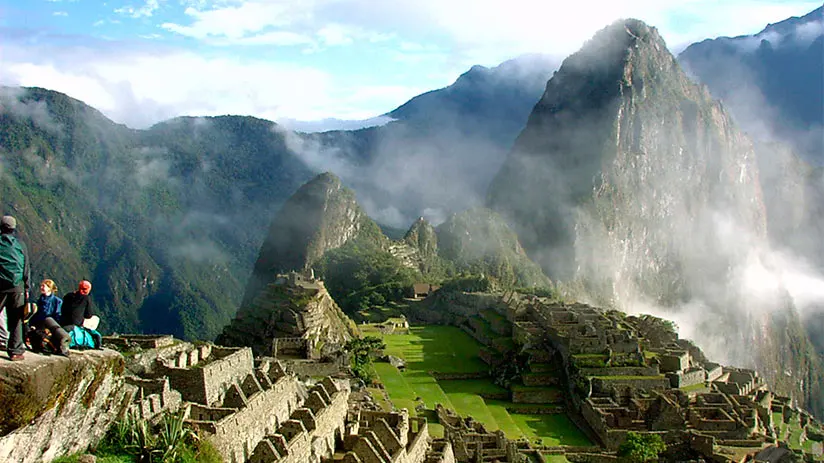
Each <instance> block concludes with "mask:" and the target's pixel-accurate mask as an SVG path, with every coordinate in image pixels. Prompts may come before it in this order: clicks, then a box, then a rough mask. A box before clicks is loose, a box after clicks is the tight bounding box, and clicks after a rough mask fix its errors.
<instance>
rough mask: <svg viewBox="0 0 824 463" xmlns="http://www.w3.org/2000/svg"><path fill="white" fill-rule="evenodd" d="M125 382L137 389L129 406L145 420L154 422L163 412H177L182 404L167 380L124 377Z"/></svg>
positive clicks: (178, 395)
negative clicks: (133, 400)
mask: <svg viewBox="0 0 824 463" xmlns="http://www.w3.org/2000/svg"><path fill="white" fill-rule="evenodd" d="M126 382H127V383H128V384H131V385H133V386H135V387H136V388H137V393H136V395H135V402H134V403H133V404H132V405H131V406H130V408H131V409H133V410H134V411H135V412H136V413H137V415H138V416H139V417H141V418H143V419H145V420H150V421H151V420H155V419H157V418H158V417H160V416H161V413H163V412H164V411H169V412H172V413H174V412H177V410H178V409H179V408H180V405H181V403H182V398H181V395H180V392H178V391H176V390H174V389H172V388H171V387H170V386H169V379H168V378H158V379H143V378H138V377H134V376H129V377H126Z"/></svg>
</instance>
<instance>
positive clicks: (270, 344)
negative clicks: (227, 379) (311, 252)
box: [217, 269, 357, 360]
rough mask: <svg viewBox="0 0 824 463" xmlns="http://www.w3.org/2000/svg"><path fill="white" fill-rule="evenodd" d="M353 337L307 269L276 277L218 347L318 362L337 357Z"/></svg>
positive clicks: (347, 323) (354, 330) (351, 326)
mask: <svg viewBox="0 0 824 463" xmlns="http://www.w3.org/2000/svg"><path fill="white" fill-rule="evenodd" d="M356 334H357V327H356V326H355V325H354V323H352V322H351V320H349V318H348V317H347V316H346V315H345V314H344V313H343V311H342V310H341V309H340V307H338V305H337V304H336V303H335V301H334V300H333V299H332V297H331V296H330V295H329V293H328V292H327V291H326V287H325V286H324V284H323V281H321V280H319V279H317V278H315V277H314V273H313V272H312V271H311V269H309V270H307V271H306V272H304V273H298V272H289V273H286V274H280V275H277V277H276V278H275V279H274V281H273V282H272V283H270V284H269V285H267V286H266V287H265V288H264V289H263V290H261V292H260V294H259V295H258V296H257V297H256V298H255V299H254V301H253V302H252V304H251V305H250V306H249V307H244V308H242V309H241V311H239V312H238V314H237V316H236V317H235V319H234V320H232V322H231V323H230V324H229V325H227V326H226V327H225V328H224V330H223V333H222V334H221V335H220V336H218V338H217V342H218V343H223V344H228V345H237V346H251V347H252V350H253V351H254V353H255V355H259V356H264V355H265V356H270V355H273V356H276V357H278V358H284V359H285V358H291V359H313V360H318V359H321V358H323V357H326V356H328V355H331V354H334V353H335V352H338V351H339V350H340V348H341V347H342V346H343V345H344V344H345V343H346V342H347V341H349V340H350V339H352V337H353V336H354V335H356Z"/></svg>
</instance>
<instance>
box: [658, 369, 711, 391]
mask: <svg viewBox="0 0 824 463" xmlns="http://www.w3.org/2000/svg"><path fill="white" fill-rule="evenodd" d="M667 376H668V377H669V379H670V385H671V386H672V387H674V388H681V387H689V386H694V385H696V384H702V383H703V382H704V381H705V380H706V379H707V372H706V371H704V369H703V368H696V369H692V370H687V371H683V372H682V371H679V372H677V373H670V374H668V375H667Z"/></svg>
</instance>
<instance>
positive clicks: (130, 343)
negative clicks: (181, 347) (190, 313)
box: [103, 334, 175, 349]
mask: <svg viewBox="0 0 824 463" xmlns="http://www.w3.org/2000/svg"><path fill="white" fill-rule="evenodd" d="M174 341H175V340H174V337H172V336H171V335H156V334H119V335H114V336H103V345H110V346H115V347H116V348H118V349H129V348H132V347H140V348H141V349H157V348H161V347H167V346H171V345H172V344H173V343H174Z"/></svg>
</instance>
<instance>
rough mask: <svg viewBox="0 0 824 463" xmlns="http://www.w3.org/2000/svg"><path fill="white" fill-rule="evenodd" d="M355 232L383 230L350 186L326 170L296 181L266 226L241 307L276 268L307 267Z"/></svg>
mask: <svg viewBox="0 0 824 463" xmlns="http://www.w3.org/2000/svg"><path fill="white" fill-rule="evenodd" d="M361 233H368V234H373V235H375V236H376V239H379V238H380V237H382V236H383V235H382V234H381V233H380V229H379V228H378V227H377V225H375V223H374V222H372V220H371V219H369V217H368V216H367V215H366V213H365V212H364V211H363V209H362V208H361V207H360V205H359V204H358V202H357V200H356V199H355V194H354V193H353V192H352V190H350V189H348V188H346V187H344V186H343V185H342V184H341V181H340V179H339V178H338V177H336V176H335V175H334V174H332V173H328V172H327V173H324V174H321V175H318V176H317V177H315V178H314V179H312V180H311V181H309V182H307V183H306V184H304V185H303V186H301V187H300V188H299V189H298V190H297V191H296V192H295V194H293V195H292V196H291V197H290V198H289V199H288V200H287V201H286V203H285V204H284V205H283V208H281V210H280V211H279V212H278V213H277V215H276V216H275V218H274V220H272V224H271V226H270V228H269V233H268V235H267V237H266V240H265V241H264V242H263V246H262V247H261V249H260V254H259V255H258V259H257V262H255V266H254V269H253V271H252V275H251V276H250V278H249V282H248V284H247V285H246V291H245V293H244V296H243V302H242V304H241V311H242V310H244V309H245V308H247V307H249V306H250V305H251V304H252V302H253V301H254V299H255V298H256V297H257V296H258V295H259V293H260V292H261V291H262V290H263V289H264V288H265V287H266V285H267V284H269V283H271V282H272V281H274V279H275V277H276V276H277V275H278V274H279V273H285V272H288V271H292V270H294V271H302V270H304V269H309V268H311V267H312V265H313V264H314V263H316V262H317V260H318V259H320V258H321V256H323V254H324V253H325V252H326V251H328V250H330V249H335V248H338V247H340V246H342V245H343V244H344V243H346V242H347V241H349V240H351V239H353V238H355V237H357V236H359V235H360V234H361Z"/></svg>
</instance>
